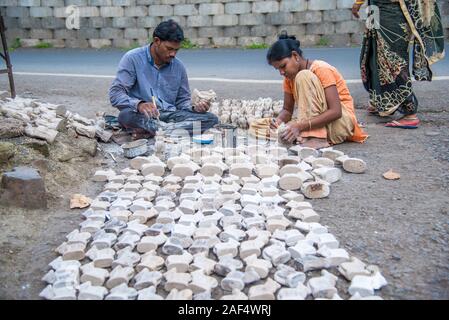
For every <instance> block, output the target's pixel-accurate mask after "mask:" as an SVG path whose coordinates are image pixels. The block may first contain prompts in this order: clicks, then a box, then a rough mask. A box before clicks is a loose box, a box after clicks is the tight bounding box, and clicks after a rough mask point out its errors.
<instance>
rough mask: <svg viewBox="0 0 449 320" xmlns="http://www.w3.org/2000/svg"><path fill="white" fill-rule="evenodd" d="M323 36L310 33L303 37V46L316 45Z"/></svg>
mask: <svg viewBox="0 0 449 320" xmlns="http://www.w3.org/2000/svg"><path fill="white" fill-rule="evenodd" d="M320 38H321V36H319V35H316V34H308V35H305V36H302V37H301V47H304V48H307V47H314V46H316V45H317V43H318V41H319V40H320Z"/></svg>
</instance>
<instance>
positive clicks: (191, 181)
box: [40, 145, 386, 300]
mask: <svg viewBox="0 0 449 320" xmlns="http://www.w3.org/2000/svg"><path fill="white" fill-rule="evenodd" d="M289 151H290V152H289ZM340 164H341V165H342V167H343V169H344V170H345V171H348V170H349V171H350V172H351V171H352V172H359V173H360V172H362V171H363V170H365V169H366V165H365V164H364V162H363V161H362V160H360V159H354V158H349V157H347V156H345V155H344V154H343V153H342V152H340V151H337V150H334V149H332V148H328V149H325V150H323V151H320V152H318V151H317V150H314V149H310V148H301V147H297V146H295V147H292V148H290V150H287V149H285V148H282V147H279V146H274V147H271V148H266V147H263V146H257V145H255V146H254V145H252V146H244V147H239V148H237V149H223V148H219V147H216V148H210V149H204V148H201V149H200V148H191V149H189V150H187V152H185V153H184V154H181V155H179V156H176V157H171V158H170V159H168V161H167V163H164V162H162V161H161V160H160V159H159V158H157V157H154V156H149V157H137V158H134V159H132V160H131V161H130V167H129V168H125V169H123V170H121V171H120V172H114V171H113V170H111V169H109V170H99V171H97V172H96V173H95V175H94V177H93V180H94V181H98V182H104V183H105V185H104V191H103V192H102V193H101V194H99V195H98V196H97V197H96V199H95V200H94V201H93V202H92V204H91V206H90V208H89V209H88V210H87V211H85V212H84V213H83V216H84V217H85V220H84V221H83V222H82V223H81V224H80V226H79V229H75V230H73V231H72V232H71V233H70V234H68V235H67V237H66V238H67V240H66V242H64V243H63V244H62V245H61V246H59V247H58V248H57V252H58V253H59V254H60V256H59V257H58V258H57V259H55V260H54V261H52V262H51V263H50V267H51V270H50V271H49V272H48V273H47V274H46V275H45V276H44V278H43V281H46V282H47V283H48V286H47V287H46V288H45V289H44V290H43V291H42V292H41V294H40V296H41V297H43V298H46V299H108V300H113V299H142V300H143V299H212V298H213V299H223V300H230V299H252V300H258V299H298V300H304V299H308V298H314V299H342V298H341V295H343V294H347V295H348V296H351V299H381V298H380V297H379V296H375V290H378V289H380V288H381V287H382V286H385V285H386V281H385V279H384V278H383V277H382V275H381V274H380V272H379V270H378V268H377V267H376V266H366V265H365V264H364V263H363V262H361V261H360V260H358V259H357V258H355V257H351V256H350V255H349V253H348V252H347V251H346V250H344V249H343V248H340V247H339V242H338V240H337V239H336V238H335V236H334V235H332V234H331V233H329V231H328V228H327V227H326V226H324V225H322V224H320V223H319V221H320V216H319V214H318V213H317V212H316V211H315V210H313V208H312V205H311V203H310V202H307V201H305V197H307V198H322V197H325V196H327V195H328V194H329V191H330V187H329V186H330V185H331V184H332V183H335V182H337V181H338V180H339V179H340V177H341V175H342V170H341V169H340V168H339V167H338V165H340ZM345 164H346V165H345ZM362 167H363V170H362V169H361V168H362ZM316 271H319V272H320V274H319V275H318V276H317V274H316ZM331 272H333V273H331ZM334 273H335V274H334ZM337 275H341V276H342V277H344V278H345V279H346V280H348V281H350V285H349V287H348V288H347V290H346V291H347V292H340V294H339V292H338V289H337V286H336V283H337V281H342V282H346V281H345V280H343V279H339V278H338V276H337Z"/></svg>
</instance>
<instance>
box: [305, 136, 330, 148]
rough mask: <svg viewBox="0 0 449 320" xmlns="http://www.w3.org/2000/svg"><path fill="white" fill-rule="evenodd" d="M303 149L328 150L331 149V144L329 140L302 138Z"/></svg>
mask: <svg viewBox="0 0 449 320" xmlns="http://www.w3.org/2000/svg"><path fill="white" fill-rule="evenodd" d="M300 146H301V147H309V148H313V149H321V148H327V147H330V144H329V142H327V139H321V138H302V142H301V143H300Z"/></svg>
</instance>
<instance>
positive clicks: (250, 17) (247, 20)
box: [239, 13, 265, 26]
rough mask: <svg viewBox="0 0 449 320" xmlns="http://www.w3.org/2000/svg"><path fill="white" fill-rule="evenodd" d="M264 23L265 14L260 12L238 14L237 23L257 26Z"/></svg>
mask: <svg viewBox="0 0 449 320" xmlns="http://www.w3.org/2000/svg"><path fill="white" fill-rule="evenodd" d="M264 23H265V16H264V15H263V14H260V13H250V14H242V15H240V16H239V25H241V26H257V25H262V24H264Z"/></svg>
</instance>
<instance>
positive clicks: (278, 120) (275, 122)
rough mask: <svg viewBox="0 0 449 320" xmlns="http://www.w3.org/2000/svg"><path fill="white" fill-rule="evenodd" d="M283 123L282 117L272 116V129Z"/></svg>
mask: <svg viewBox="0 0 449 320" xmlns="http://www.w3.org/2000/svg"><path fill="white" fill-rule="evenodd" d="M281 123H282V120H281V119H279V118H272V119H271V120H270V129H277V128H278V127H279V125H280V124H281Z"/></svg>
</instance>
